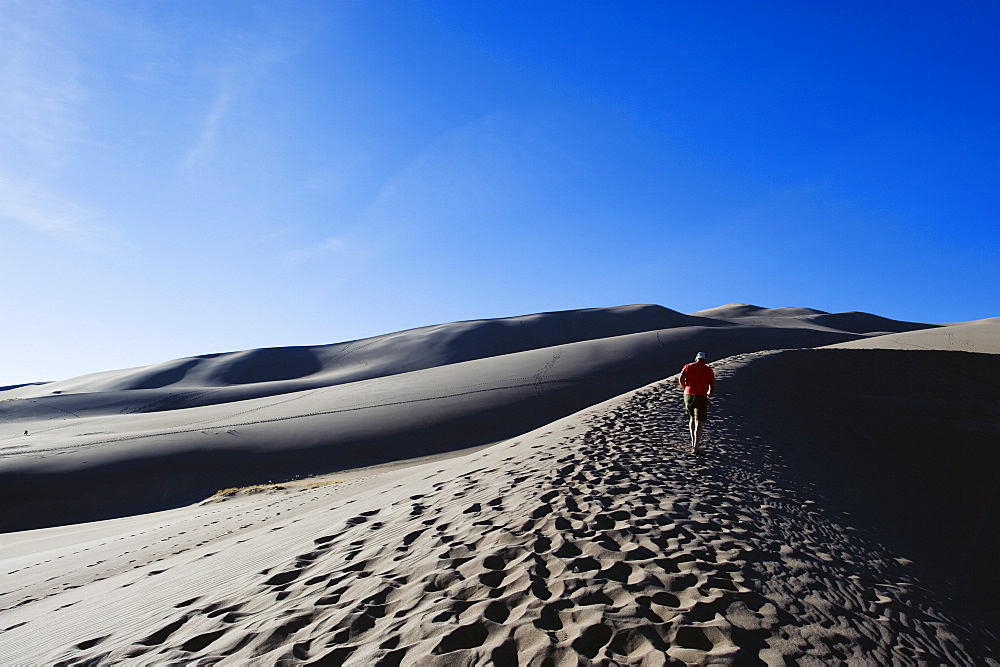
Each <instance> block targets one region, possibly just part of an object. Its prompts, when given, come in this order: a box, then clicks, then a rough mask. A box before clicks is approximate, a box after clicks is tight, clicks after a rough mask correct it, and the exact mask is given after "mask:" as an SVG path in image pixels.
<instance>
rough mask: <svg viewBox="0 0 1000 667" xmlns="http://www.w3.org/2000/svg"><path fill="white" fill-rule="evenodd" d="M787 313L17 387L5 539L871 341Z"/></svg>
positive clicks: (530, 323) (379, 348)
mask: <svg viewBox="0 0 1000 667" xmlns="http://www.w3.org/2000/svg"><path fill="white" fill-rule="evenodd" d="M786 310H787V309H785V310H781V311H780V312H779V311H775V313H772V314H771V315H770V316H767V315H766V314H765V315H761V314H760V313H759V312H758V313H757V314H756V315H755V318H754V319H753V320H752V321H744V322H739V321H736V320H733V319H732V318H730V319H713V318H711V317H704V316H698V315H682V314H680V313H676V312H674V311H670V310H668V309H665V308H661V307H659V306H630V307H623V308H613V309H593V310H588V311H571V312H567V313H547V314H542V315H537V316H526V317H521V318H509V319H506V320H490V321H477V322H460V323H455V324H451V325H441V326H437V327H427V328H424V329H416V330H413V331H408V332H400V333H398V334H390V335H388V336H381V337H377V338H373V339H368V340H366V341H355V342H353V343H344V344H338V345H331V346H322V347H317V348H275V349H270V350H251V351H247V352H242V353H232V354H226V355H207V356H206V357H202V358H192V359H182V360H177V361H174V362H168V363H166V364H159V365H156V366H153V367H148V368H143V369H129V370H127V371H113V372H109V373H103V374H98V375H96V376H86V377H83V378H78V379H74V380H68V381H64V382H60V383H52V384H50V385H43V386H28V387H22V388H20V389H15V390H10V391H7V392H3V398H5V399H8V400H0V530H23V529H29V528H36V527H44V526H51V525H58V524H60V523H68V522H76V521H88V520H98V519H104V518H110V517H114V516H123V515H127V514H133V513H137V512H147V511H155V510H160V509H165V508H168V507H176V506H179V505H182V504H186V503H190V502H192V501H195V500H197V499H199V498H203V497H205V496H206V495H209V494H211V493H212V492H214V491H215V490H218V489H220V488H224V487H230V486H242V485H248V484H255V483H261V482H267V481H269V480H280V479H290V478H293V477H294V476H296V475H302V474H315V473H323V472H330V471H335V470H343V469H347V468H353V467H357V466H363V465H369V464H373V463H378V462H383V461H391V460H397V459H400V458H409V457H416V456H423V455H428V454H434V453H438V452H442V451H449V450H456V449H460V448H463V447H469V446H476V445H481V444H485V443H489V442H496V441H498V440H502V439H507V438H511V437H514V436H516V435H518V434H521V433H525V432H527V431H530V430H531V429H534V428H536V427H538V426H540V425H542V424H545V423H547V422H550V421H552V420H554V419H558V418H560V417H563V416H565V415H568V414H571V413H573V412H575V411H577V410H580V409H582V408H584V407H586V406H588V405H593V404H594V403H596V402H599V401H601V400H604V399H606V398H609V397H611V396H615V395H618V394H620V393H622V392H624V391H628V390H630V389H634V388H636V387H640V386H643V385H645V384H647V383H649V382H652V381H654V380H656V379H659V378H662V377H664V376H666V375H669V374H671V373H674V372H676V371H677V369H678V368H680V366H681V365H682V364H683V363H686V362H687V361H688V360H690V359H691V358H692V356H693V355H694V353H695V352H696V351H697V350H698V349H701V348H705V349H709V350H711V352H712V355H713V357H715V358H721V357H725V356H730V355H733V354H738V353H745V352H752V351H758V350H765V349H775V348H798V347H816V346H820V345H828V344H831V343H837V342H843V341H847V340H855V339H857V338H859V337H865V336H867V335H870V334H869V333H868V332H861V333H859V331H860V330H862V329H866V328H871V327H870V326H862V325H863V324H864V322H861V321H859V320H858V318H851V317H848V318H847V319H848V320H850V321H849V322H848V323H846V324H845V323H840V324H842V325H843V326H845V327H846V328H847V329H850V330H839V329H834V328H831V327H829V326H826V325H820V324H816V323H814V322H811V321H809V320H801V319H796V317H791V316H789V315H788V314H787V312H786ZM769 317H770V319H768V318H769ZM807 317H813V316H812V315H810V316H807ZM730 320H732V321H730ZM868 324H869V325H873V326H874V325H878V326H884V325H885V323H884V322H883V321H882V320H881V319H876V320H874V321H873V322H868ZM897 325H898V326H897V327H896V328H897V329H898V328H900V327H902V328H906V327H910V326H911V325H909V324H906V323H897ZM913 326H916V325H913ZM923 326H929V325H923ZM653 327H660V328H653ZM651 328H652V329H651ZM477 355H478V356H477ZM25 430H27V431H28V435H27V436H25V435H24V431H25Z"/></svg>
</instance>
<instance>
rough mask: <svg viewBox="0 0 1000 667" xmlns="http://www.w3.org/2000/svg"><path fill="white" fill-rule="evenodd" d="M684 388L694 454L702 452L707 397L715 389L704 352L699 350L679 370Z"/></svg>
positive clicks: (713, 378)
mask: <svg viewBox="0 0 1000 667" xmlns="http://www.w3.org/2000/svg"><path fill="white" fill-rule="evenodd" d="M679 383H680V385H681V388H682V389H683V390H684V407H685V408H686V409H687V413H688V415H689V416H690V417H691V419H690V420H688V429H689V430H690V431H691V450H692V451H693V452H694V453H695V454H704V453H705V451H704V450H703V449H702V448H701V433H702V429H703V427H704V425H705V420H706V419H708V397H709V396H711V395H712V391H713V390H714V389H715V371H713V370H712V369H711V367H709V365H708V364H706V363H705V353H704V352H699V353H698V354H696V355H695V357H694V363H692V364H687V365H686V366H684V369H683V370H681V377H680V380H679Z"/></svg>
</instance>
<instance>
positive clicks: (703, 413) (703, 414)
mask: <svg viewBox="0 0 1000 667" xmlns="http://www.w3.org/2000/svg"><path fill="white" fill-rule="evenodd" d="M684 407H685V408H687V413H688V414H689V415H691V416H692V417H694V418H695V421H700V422H703V421H705V420H706V419H708V396H694V395H692V394H684Z"/></svg>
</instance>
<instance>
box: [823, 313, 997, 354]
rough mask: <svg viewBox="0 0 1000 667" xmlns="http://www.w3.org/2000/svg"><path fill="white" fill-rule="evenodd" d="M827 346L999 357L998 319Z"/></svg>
mask: <svg viewBox="0 0 1000 667" xmlns="http://www.w3.org/2000/svg"><path fill="white" fill-rule="evenodd" d="M830 347H843V348H847V349H857V350H862V349H868V350H874V349H882V350H945V351H949V352H980V353H984V354H1000V317H993V318H990V319H986V320H979V321H976V322H961V323H958V324H948V325H945V326H942V327H937V328H934V329H927V330H922V331H910V332H905V333H897V334H892V335H887V336H878V337H877V338H864V339H859V340H853V341H848V342H846V343H838V344H835V345H831V346H830Z"/></svg>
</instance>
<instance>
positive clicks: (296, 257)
mask: <svg viewBox="0 0 1000 667" xmlns="http://www.w3.org/2000/svg"><path fill="white" fill-rule="evenodd" d="M359 250H360V249H359V247H358V246H357V245H356V244H354V243H351V242H350V241H349V240H348V239H346V238H342V237H338V236H331V237H329V238H326V239H324V240H323V241H320V242H319V243H315V244H313V245H310V246H306V247H304V248H295V249H293V250H286V251H284V252H283V253H281V258H282V259H284V260H285V261H286V262H290V263H293V264H302V263H305V262H314V261H319V260H330V259H339V260H352V261H353V260H355V259H357V256H358V254H359Z"/></svg>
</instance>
